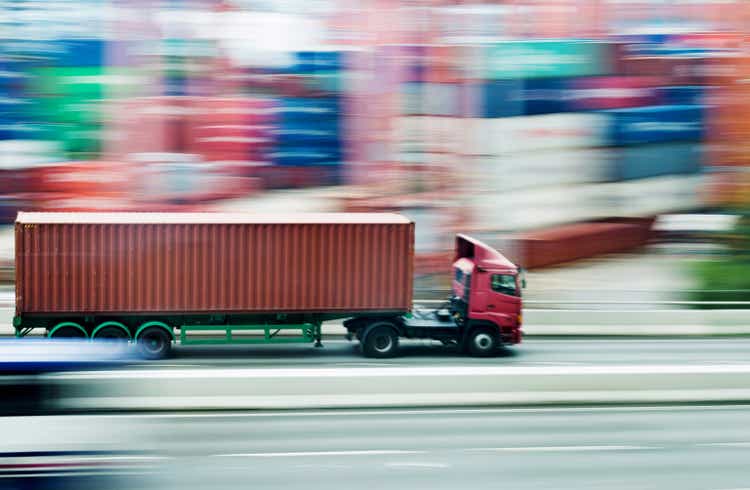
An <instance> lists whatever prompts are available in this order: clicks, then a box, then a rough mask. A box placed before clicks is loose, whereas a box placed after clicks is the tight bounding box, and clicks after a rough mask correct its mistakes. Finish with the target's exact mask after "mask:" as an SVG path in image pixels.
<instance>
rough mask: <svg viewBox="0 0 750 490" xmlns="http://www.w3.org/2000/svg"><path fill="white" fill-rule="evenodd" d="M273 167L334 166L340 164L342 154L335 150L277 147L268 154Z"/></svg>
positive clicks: (312, 147) (307, 147) (308, 147)
mask: <svg viewBox="0 0 750 490" xmlns="http://www.w3.org/2000/svg"><path fill="white" fill-rule="evenodd" d="M270 157H271V161H272V162H273V163H274V164H275V165H282V166H287V167H305V166H311V165H324V164H330V165H335V164H338V163H340V162H341V159H342V152H341V150H340V149H337V148H321V147H315V146H304V147H299V146H294V147H277V148H275V149H274V151H273V152H271V154H270Z"/></svg>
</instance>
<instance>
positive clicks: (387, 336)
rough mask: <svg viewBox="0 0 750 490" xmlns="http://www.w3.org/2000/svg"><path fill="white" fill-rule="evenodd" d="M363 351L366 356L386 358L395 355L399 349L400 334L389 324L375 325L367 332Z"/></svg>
mask: <svg viewBox="0 0 750 490" xmlns="http://www.w3.org/2000/svg"><path fill="white" fill-rule="evenodd" d="M362 351H363V353H364V354H365V357H375V358H380V359H384V358H387V357H393V356H395V355H396V352H397V351H398V334H397V333H396V330H395V329H394V328H393V327H391V326H390V325H389V324H385V323H384V324H380V325H376V326H373V328H371V329H370V331H369V332H366V333H365V337H364V342H363V343H362Z"/></svg>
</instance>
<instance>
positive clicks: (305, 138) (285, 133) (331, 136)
mask: <svg viewBox="0 0 750 490" xmlns="http://www.w3.org/2000/svg"><path fill="white" fill-rule="evenodd" d="M272 133H273V135H274V139H275V140H276V142H277V143H278V144H279V145H302V146H304V145H306V144H318V145H328V146H332V145H339V144H340V142H341V134H340V133H339V130H338V127H336V128H326V127H324V126H320V127H314V126H311V127H309V128H284V127H281V128H276V129H274V130H273V131H272Z"/></svg>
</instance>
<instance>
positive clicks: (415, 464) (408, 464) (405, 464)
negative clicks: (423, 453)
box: [383, 461, 450, 468]
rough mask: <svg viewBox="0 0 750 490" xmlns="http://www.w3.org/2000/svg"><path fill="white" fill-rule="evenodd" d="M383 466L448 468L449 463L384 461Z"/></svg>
mask: <svg viewBox="0 0 750 490" xmlns="http://www.w3.org/2000/svg"><path fill="white" fill-rule="evenodd" d="M383 466H385V467H387V468H450V465H448V464H445V463H421V462H416V461H415V462H405V461H404V462H401V461H399V462H391V463H385V464H384V465H383Z"/></svg>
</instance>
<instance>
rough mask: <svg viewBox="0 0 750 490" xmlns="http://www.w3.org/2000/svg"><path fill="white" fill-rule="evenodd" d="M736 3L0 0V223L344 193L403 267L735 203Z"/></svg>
mask: <svg viewBox="0 0 750 490" xmlns="http://www.w3.org/2000/svg"><path fill="white" fill-rule="evenodd" d="M62 3H64V4H65V5H62ZM73 4H75V5H76V6H77V7H74V6H73ZM277 4H278V5H277ZM744 4H745V2H743V1H741V0H737V1H736V2H731V1H729V2H727V1H722V2H718V3H717V2H714V1H710V0H704V1H693V0H691V1H687V0H673V1H670V2H663V1H658V2H657V1H646V0H642V1H633V2H614V1H609V0H543V1H524V0H514V1H512V2H511V1H508V2H504V1H499V0H498V1H495V2H474V3H470V2H448V3H446V2H418V3H416V4H415V3H412V2H407V1H403V2H399V1H382V0H360V1H357V2H351V1H344V0H342V1H339V2H335V1H330V2H311V3H310V4H305V3H299V4H298V5H297V7H296V8H297V10H294V11H290V10H289V9H290V7H289V4H288V2H262V5H260V4H258V5H255V4H254V3H253V2H241V1H229V0H222V1H218V0H195V1H187V0H184V1H179V2H178V1H157V0H142V1H138V2H133V1H124V0H123V1H114V0H108V1H105V0H86V1H84V0H80V1H76V2H44V1H23V2H2V3H0V5H2V6H1V7H0V8H1V9H2V12H1V13H0V14H1V15H2V18H3V19H7V20H6V21H0V26H1V27H2V36H3V38H4V40H3V41H2V49H1V50H0V165H1V166H0V172H2V181H1V188H0V205H1V206H3V208H2V209H3V210H4V213H3V216H4V218H5V219H6V220H7V219H10V218H11V217H12V216H14V213H15V210H16V209H19V208H24V209H126V210H127V209H133V210H135V209H138V210H144V209H165V208H168V209H185V208H187V207H189V208H190V209H197V208H204V207H206V205H207V204H210V203H216V202H218V201H221V200H224V199H230V198H246V197H252V196H254V195H257V194H258V193H261V192H269V191H270V190H273V189H280V188H301V187H324V186H336V185H341V184H356V185H357V186H358V187H357V191H356V194H355V193H354V192H353V191H347V193H346V194H345V199H342V200H341V208H342V209H344V210H352V211H358V210H362V211H366V210H367V211H369V210H396V211H400V212H403V213H405V214H406V215H408V216H410V217H412V218H413V219H415V221H417V233H418V235H417V250H418V252H419V255H420V258H421V260H422V262H421V263H424V264H430V263H431V262H434V263H436V264H438V263H439V262H440V260H442V259H443V257H444V256H445V253H446V252H447V251H448V250H449V249H450V247H451V243H450V237H451V234H452V233H453V232H455V231H470V232H475V233H479V234H481V235H483V236H485V237H486V238H487V240H490V241H495V242H503V243H504V248H505V249H506V250H507V251H508V253H509V254H510V255H512V256H513V257H515V258H516V260H518V261H519V262H521V263H522V264H523V265H525V266H527V267H535V266H542V265H548V264H554V263H559V262H564V261H566V260H571V259H574V258H580V257H582V256H590V255H595V254H598V253H603V252H609V251H619V250H624V249H628V248H632V247H634V246H637V245H639V244H642V243H643V242H644V241H645V240H647V239H648V229H649V225H650V223H651V220H653V218H654V217H656V216H658V215H660V214H664V213H674V212H682V211H697V210H702V209H705V208H708V207H710V206H715V205H725V204H729V203H731V204H744V202H745V201H746V200H747V196H750V191H748V189H750V179H748V178H747V176H746V175H747V173H746V172H744V171H743V170H744V167H746V163H747V160H748V158H749V157H748V155H749V154H750V153H749V152H748V151H747V149H746V148H747V146H746V143H745V141H746V140H747V138H746V136H747V135H745V132H744V128H745V127H747V122H746V121H747V120H749V119H748V117H747V116H748V115H746V114H745V112H747V111H745V110H744V109H745V106H744V104H745V103H744V102H742V101H743V100H750V99H748V98H747V97H745V95H746V92H747V89H746V87H745V86H746V85H747V84H746V83H744V80H746V77H747V73H745V72H746V71H748V68H750V63H748V62H747V61H746V58H747V57H746V53H745V52H744V49H745V47H744V43H743V36H742V34H741V32H742V29H743V27H744V26H743V25H742V19H743V15H744V11H745V10H747V7H746V6H745V5H744ZM254 5H255V6H254ZM254 9H257V11H256V10H254ZM300 9H301V10H300ZM71 12H85V15H84V16H85V17H86V19H85V21H84V20H82V19H81V18H80V16H78V17H76V16H73V15H71ZM126 14H127V15H126ZM254 15H255V16H256V17H253V16H254ZM155 19H156V20H155ZM159 19H160V20H159ZM164 19H168V20H164ZM259 19H260V20H259ZM276 22H278V24H276ZM276 25H279V26H285V28H286V29H287V30H286V31H284V30H283V29H277V30H278V31H280V32H272V31H273V29H274V27H273V26H276ZM232 26H233V27H232ZM237 26H240V27H239V28H236V27H237ZM258 26H266V30H265V31H263V33H264V34H263V36H264V37H265V38H270V39H275V41H273V40H271V41H269V39H265V38H261V35H260V34H258V33H257V32H256V31H261V30H262V29H260V27H258ZM290 26H291V27H290ZM272 34H273V36H275V37H272V36H271V35H272ZM287 41H288V42H287ZM727 169H731V172H729V171H727ZM249 206H250V209H251V206H252V205H251V204H249ZM583 241H588V244H589V245H588V246H587V247H581V246H580V243H582V242H583ZM427 269H429V266H425V270H427Z"/></svg>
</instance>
